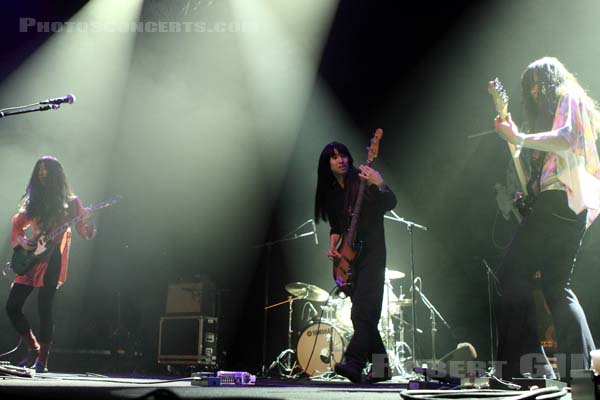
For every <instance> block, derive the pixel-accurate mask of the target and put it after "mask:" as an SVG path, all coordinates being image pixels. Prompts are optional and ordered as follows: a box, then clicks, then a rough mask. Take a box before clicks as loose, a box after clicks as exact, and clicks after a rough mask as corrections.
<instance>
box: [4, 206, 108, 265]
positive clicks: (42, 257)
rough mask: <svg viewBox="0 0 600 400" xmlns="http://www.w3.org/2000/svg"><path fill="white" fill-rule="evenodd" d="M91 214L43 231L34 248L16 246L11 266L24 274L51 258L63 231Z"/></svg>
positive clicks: (82, 215)
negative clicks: (26, 248) (27, 248)
mask: <svg viewBox="0 0 600 400" xmlns="http://www.w3.org/2000/svg"><path fill="white" fill-rule="evenodd" d="M119 200H120V196H116V197H112V198H110V199H108V200H106V201H103V202H100V203H96V204H93V205H92V206H90V211H91V212H94V211H96V210H99V209H102V208H106V207H110V206H112V205H113V204H116V203H117V202H118V201H119ZM90 215H91V214H79V215H77V216H76V217H73V218H71V219H69V220H68V221H66V222H64V223H63V224H61V225H59V226H57V227H55V228H54V229H52V230H51V231H50V232H41V233H40V234H39V235H38V237H37V238H36V239H35V248H34V249H33V250H25V249H24V248H23V247H21V246H17V247H15V248H14V251H13V255H12V258H11V261H10V267H11V269H12V270H13V272H14V273H15V274H17V275H24V274H26V273H27V271H29V270H30V269H31V268H32V267H33V266H34V265H36V264H38V263H40V262H42V261H46V260H47V259H49V258H50V256H51V255H52V252H53V251H54V250H55V249H56V247H57V246H58V243H56V240H57V239H59V238H61V237H62V235H63V233H65V232H66V231H67V229H69V227H70V226H71V225H73V224H76V223H78V222H79V221H81V220H83V219H84V218H87V217H89V216H90ZM32 242H33V241H32Z"/></svg>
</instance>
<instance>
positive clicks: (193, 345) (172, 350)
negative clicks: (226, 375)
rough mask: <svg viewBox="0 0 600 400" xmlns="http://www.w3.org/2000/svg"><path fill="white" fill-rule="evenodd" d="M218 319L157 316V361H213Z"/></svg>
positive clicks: (215, 362) (200, 362)
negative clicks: (158, 319)
mask: <svg viewBox="0 0 600 400" xmlns="http://www.w3.org/2000/svg"><path fill="white" fill-rule="evenodd" d="M217 333H218V319H217V318H215V317H204V316H199V315H196V316H176V317H173V316H170V317H162V318H161V319H160V327H159V339H158V362H159V364H188V365H192V364H198V365H201V366H213V365H216V364H217V344H218V340H217Z"/></svg>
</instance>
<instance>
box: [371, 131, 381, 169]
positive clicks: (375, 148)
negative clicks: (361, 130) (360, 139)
mask: <svg viewBox="0 0 600 400" xmlns="http://www.w3.org/2000/svg"><path fill="white" fill-rule="evenodd" d="M382 136H383V130H382V129H381V128H377V130H376V131H375V133H374V134H373V138H372V139H371V145H370V146H369V148H368V154H367V164H368V165H371V163H372V162H373V161H374V160H375V158H377V154H378V153H379V141H380V140H381V137H382Z"/></svg>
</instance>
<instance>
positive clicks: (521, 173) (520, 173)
mask: <svg viewBox="0 0 600 400" xmlns="http://www.w3.org/2000/svg"><path fill="white" fill-rule="evenodd" d="M498 116H499V117H500V119H501V120H502V121H506V117H507V116H508V111H507V108H506V107H505V108H503V109H502V110H500V112H499V113H498ZM507 144H508V149H509V150H510V158H512V160H513V163H514V165H515V170H516V171H517V177H518V179H519V184H520V185H521V190H522V191H523V194H524V195H525V196H527V194H528V193H527V177H526V176H525V169H524V168H523V163H522V162H521V158H519V157H515V154H516V152H517V146H515V145H514V144H512V143H509V142H507Z"/></svg>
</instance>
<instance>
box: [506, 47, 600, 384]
mask: <svg viewBox="0 0 600 400" xmlns="http://www.w3.org/2000/svg"><path fill="white" fill-rule="evenodd" d="M521 84H522V89H523V101H524V103H525V111H526V112H527V121H528V123H529V128H530V129H529V131H530V132H529V133H528V134H525V133H522V132H520V131H519V128H518V127H517V125H516V124H515V123H514V122H513V121H512V119H511V117H510V114H509V115H508V118H507V119H506V120H504V121H503V120H501V119H500V118H499V117H497V118H496V120H495V128H496V130H497V131H498V133H499V134H500V136H501V137H502V138H503V139H505V140H506V141H508V142H510V143H512V144H514V145H516V146H520V147H523V148H524V149H526V150H527V151H531V152H532V153H533V154H532V157H531V159H532V168H531V170H532V174H531V175H532V176H531V177H530V179H529V183H528V185H527V186H528V188H529V193H530V194H531V193H533V194H534V195H535V197H536V198H535V202H534V203H533V207H532V209H531V210H530V211H529V213H527V214H526V215H525V216H524V218H523V221H522V223H521V225H520V226H519V228H518V230H517V232H516V234H515V237H514V238H513V240H512V242H511V244H510V247H509V249H508V251H507V253H506V255H505V258H504V260H503V263H502V268H501V270H500V273H499V276H500V281H501V297H500V303H499V310H498V311H499V313H498V361H499V362H500V363H501V364H500V366H501V370H499V371H498V372H500V373H501V374H502V376H503V377H504V378H508V379H510V378H514V377H520V376H521V375H523V374H531V375H533V376H538V377H543V376H545V377H547V378H555V377H556V375H555V373H554V371H553V369H552V366H551V364H550V362H549V361H548V358H547V357H546V354H545V353H544V349H543V347H542V345H541V340H540V337H539V334H538V330H537V319H536V307H535V301H534V297H533V283H534V279H539V283H540V286H541V289H542V292H543V294H544V297H545V300H546V303H547V304H548V307H549V309H550V312H551V314H552V319H553V323H554V328H555V334H556V339H557V342H558V352H557V353H558V357H557V360H558V368H559V372H560V373H561V378H567V379H568V377H569V374H570V370H571V369H572V368H577V369H584V368H589V357H590V351H591V350H593V349H594V341H593V338H592V334H591V332H590V329H589V327H588V324H587V321H586V317H585V314H584V312H583V309H582V307H581V305H580V304H579V301H578V300H577V296H575V293H573V290H572V289H571V277H572V274H573V271H574V259H575V255H576V254H577V251H578V249H579V246H580V243H581V238H582V236H583V234H584V232H585V231H586V229H587V228H588V227H589V226H590V225H591V223H592V222H593V221H594V219H595V218H596V216H597V215H598V212H599V211H600V161H599V159H598V152H597V149H596V140H597V138H598V133H599V132H600V113H599V112H598V109H597V107H596V105H595V103H594V101H593V100H592V99H591V98H590V97H588V95H587V94H586V93H585V91H584V90H583V89H582V87H581V86H580V85H579V83H578V82H577V80H576V79H575V77H574V76H573V75H572V74H571V73H570V72H569V71H567V69H566V68H565V67H564V65H563V64H562V63H561V62H560V61H558V60H557V59H556V58H553V57H544V58H541V59H539V60H536V61H534V62H532V63H531V64H530V65H529V66H528V67H527V68H526V69H525V72H524V73H523V76H522V79H521ZM571 362H572V363H573V364H571Z"/></svg>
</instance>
